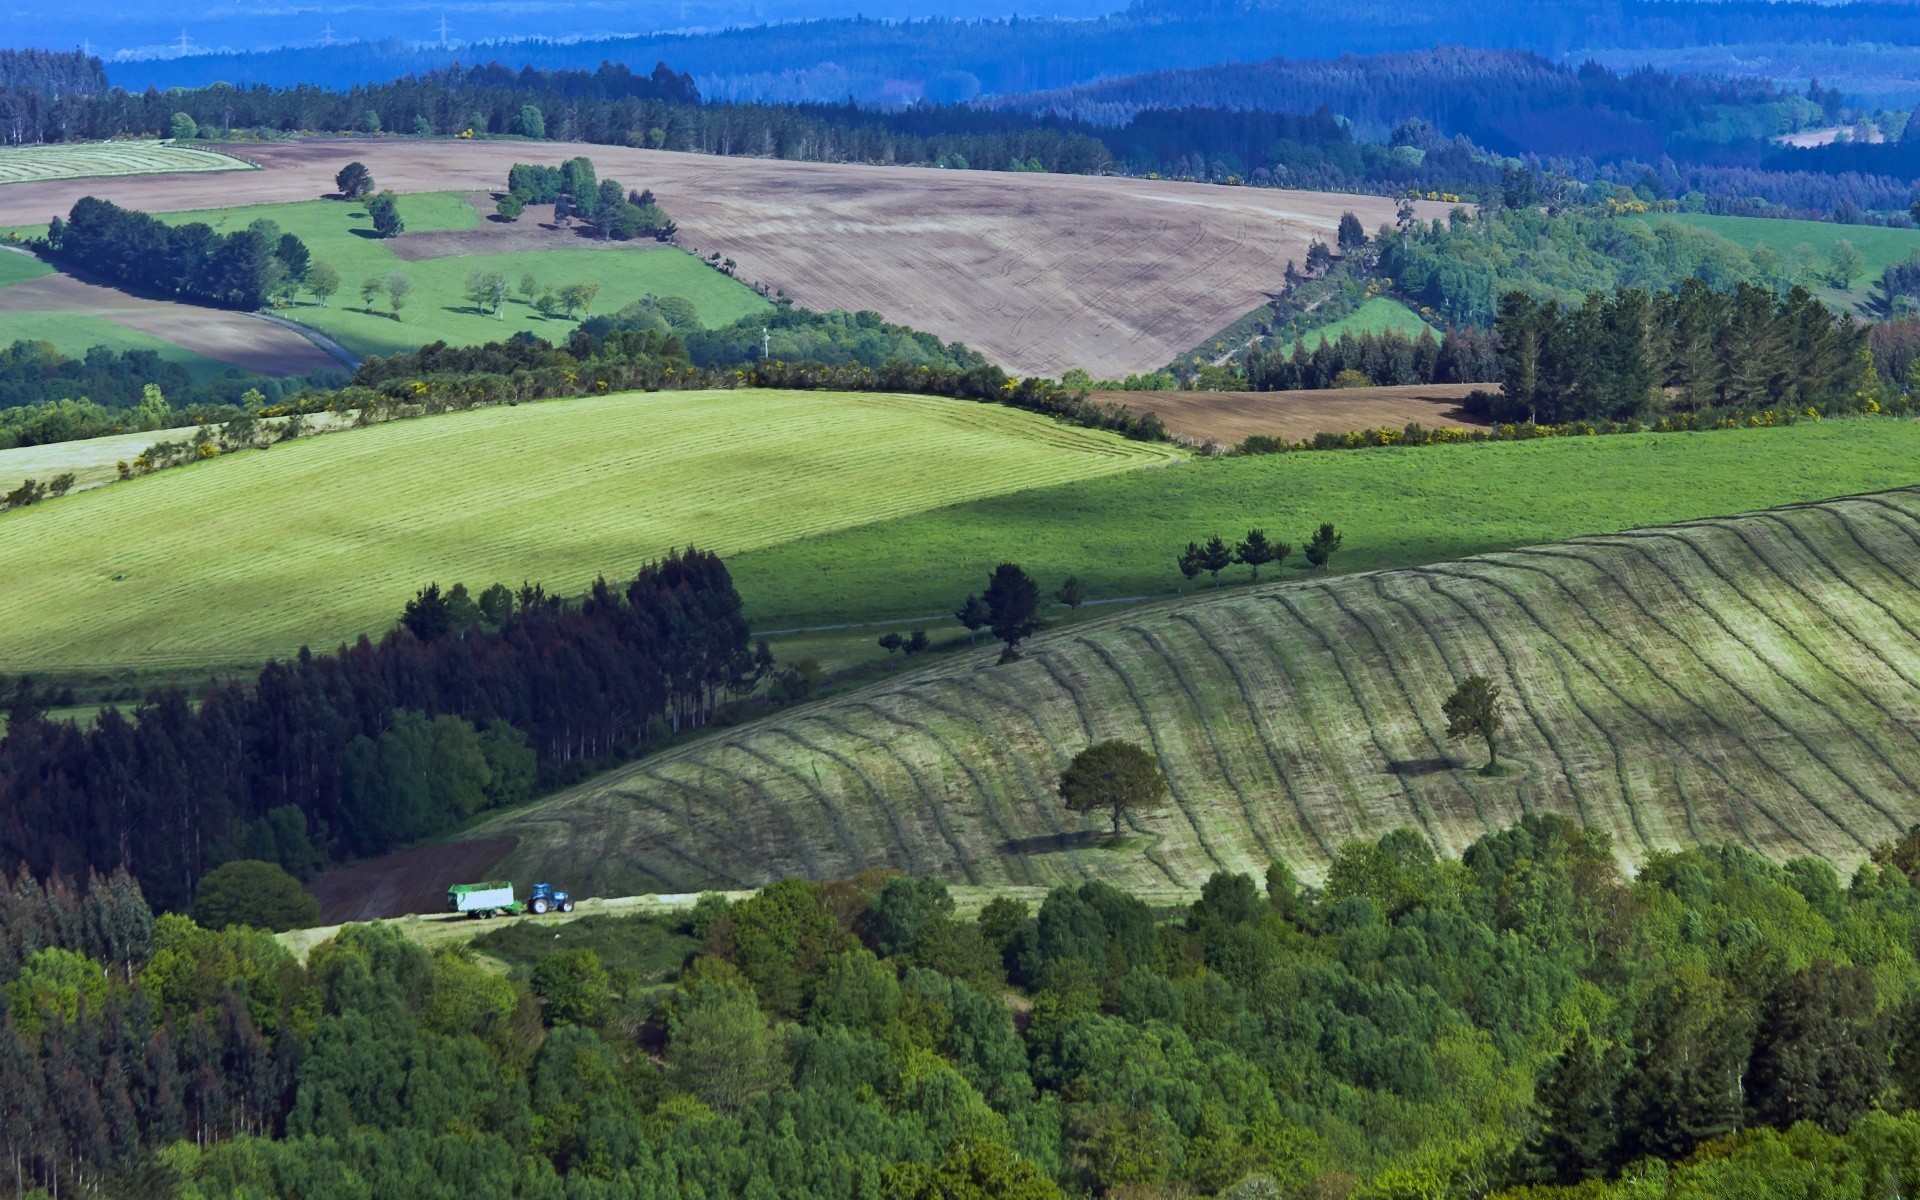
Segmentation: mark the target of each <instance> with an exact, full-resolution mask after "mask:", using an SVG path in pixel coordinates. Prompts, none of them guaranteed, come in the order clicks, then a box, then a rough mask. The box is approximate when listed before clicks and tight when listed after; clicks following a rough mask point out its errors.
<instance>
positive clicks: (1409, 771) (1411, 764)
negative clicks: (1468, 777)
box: [1387, 758, 1460, 778]
mask: <svg viewBox="0 0 1920 1200" xmlns="http://www.w3.org/2000/svg"><path fill="white" fill-rule="evenodd" d="M1459 766H1460V764H1459V763H1457V762H1454V761H1453V760H1452V759H1450V758H1407V759H1396V760H1393V761H1390V762H1388V763H1387V774H1389V775H1399V776H1401V777H1403V778H1405V777H1413V776H1420V775H1438V774H1440V773H1441V772H1443V771H1452V770H1456V769H1458V767H1459Z"/></svg>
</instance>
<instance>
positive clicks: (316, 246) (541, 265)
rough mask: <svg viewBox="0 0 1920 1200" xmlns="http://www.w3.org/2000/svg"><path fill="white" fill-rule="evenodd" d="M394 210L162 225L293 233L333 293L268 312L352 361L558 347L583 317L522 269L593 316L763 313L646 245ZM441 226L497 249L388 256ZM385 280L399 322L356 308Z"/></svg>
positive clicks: (729, 283)
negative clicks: (565, 311) (630, 307)
mask: <svg viewBox="0 0 1920 1200" xmlns="http://www.w3.org/2000/svg"><path fill="white" fill-rule="evenodd" d="M400 213H401V218H402V219H403V220H404V221H405V222H406V233H405V234H403V235H402V237H401V238H400V239H394V240H391V241H383V240H381V239H379V238H376V237H374V236H373V235H372V229H373V224H372V221H371V220H370V219H369V218H368V217H367V210H366V206H365V205H362V204H356V203H348V202H346V201H340V200H308V201H303V202H301V203H297V204H265V205H247V206H240V207H234V208H211V209H204V210H196V211H187V212H179V213H168V214H165V219H166V220H167V221H168V222H169V223H170V224H185V223H187V222H190V221H202V222H205V223H206V224H208V225H211V226H213V228H215V229H216V230H218V231H220V232H221V233H231V232H234V231H235V230H239V229H244V228H246V227H247V226H248V225H250V224H252V223H253V222H254V221H256V220H260V219H263V218H264V219H266V220H269V221H272V222H274V223H275V224H277V225H279V226H280V228H281V229H282V230H283V231H285V232H287V233H292V234H296V235H298V236H299V237H300V239H301V240H302V241H304V242H305V243H306V244H307V248H308V249H309V250H310V251H312V253H313V258H314V261H316V262H324V263H326V264H328V265H329V266H331V267H332V268H333V269H334V270H335V271H337V272H339V275H340V290H339V292H337V293H336V294H335V295H334V296H333V297H332V299H331V300H330V301H329V302H328V303H327V305H326V306H325V307H322V306H321V305H319V304H317V303H315V302H314V301H313V299H312V298H311V297H310V296H307V295H306V294H305V293H302V294H301V297H300V301H299V303H297V304H295V305H294V306H292V307H290V308H285V309H280V310H278V315H279V316H282V317H285V318H287V319H289V320H293V321H297V322H299V323H301V324H303V325H307V326H310V327H312V328H314V329H317V330H319V331H320V332H322V333H324V334H326V335H327V336H328V337H331V338H333V339H334V340H335V341H337V342H339V343H340V344H341V345H343V346H345V347H346V348H347V349H349V350H351V351H352V352H354V353H355V354H359V355H368V354H393V353H395V352H398V351H404V350H414V349H418V348H419V347H421V346H424V345H426V344H427V343H428V342H431V341H436V340H442V339H444V340H446V341H448V342H452V343H454V344H456V345H460V344H476V343H481V342H490V341H499V340H501V339H504V338H508V337H511V336H512V335H514V334H515V333H519V332H521V331H527V332H532V333H535V334H538V335H540V336H541V337H545V338H547V339H548V340H550V341H556V342H559V341H565V340H566V338H567V335H568V334H570V333H572V331H573V327H574V325H575V324H576V323H577V322H578V320H579V319H580V318H581V317H582V316H584V315H586V314H584V313H576V314H575V316H574V318H573V319H572V320H568V319H567V318H566V317H565V316H564V315H556V316H554V317H553V318H551V319H549V318H546V317H543V316H541V315H540V313H539V312H538V310H536V309H535V308H534V306H533V304H532V302H531V300H530V299H529V298H527V297H524V296H522V295H520V293H519V291H518V288H519V283H520V279H521V277H522V276H523V275H526V274H532V275H533V276H534V278H535V279H536V280H538V281H539V283H540V284H541V285H542V286H543V287H546V288H558V287H560V286H561V285H563V284H569V283H594V284H599V285H600V289H601V290H600V293H599V295H598V296H597V297H596V298H595V300H594V302H593V306H592V309H591V311H593V312H612V311H614V310H616V309H618V308H620V307H621V306H622V305H625V304H628V303H630V302H632V301H634V300H638V299H640V298H641V297H642V296H647V295H656V296H683V297H685V298H686V299H687V300H689V301H691V302H692V303H693V306H694V308H695V309H696V310H698V312H699V314H700V317H701V320H702V321H704V322H705V323H706V324H707V325H709V326H717V325H725V324H728V323H729V322H732V321H734V320H735V319H737V318H739V317H742V316H745V315H746V314H747V313H749V312H757V311H759V310H761V309H764V308H766V307H767V303H766V301H764V300H762V299H761V298H760V297H759V296H757V295H755V294H754V293H753V291H752V290H751V289H750V288H748V287H747V286H746V285H745V284H742V283H740V282H739V281H738V280H735V279H731V278H728V277H727V276H725V275H722V274H720V273H719V272H718V271H715V270H714V269H713V268H711V267H708V266H704V265H702V264H701V263H700V262H699V261H698V260H697V259H695V258H693V256H691V255H689V254H687V253H685V252H684V251H681V250H677V249H675V248H673V247H671V246H662V245H660V244H659V243H657V242H653V241H645V242H625V243H622V242H615V243H611V244H605V245H603V244H600V243H596V242H594V241H592V240H591V239H588V238H584V237H582V238H568V239H565V241H564V242H563V243H562V244H559V245H556V246H555V247H553V248H543V249H537V250H518V251H516V250H512V249H510V248H509V247H511V246H512V245H513V242H512V241H511V240H510V239H511V234H512V228H511V227H509V226H504V225H502V224H501V223H499V222H483V220H482V218H481V215H480V213H479V211H478V209H476V208H475V206H474V202H473V201H472V199H470V198H469V197H468V196H465V195H461V194H456V193H451V192H435V193H425V194H420V195H410V196H403V197H401V199H400ZM450 231H474V232H476V233H481V232H482V231H486V232H495V233H497V234H498V235H499V236H498V238H497V240H498V241H499V244H500V246H501V248H502V251H503V252H500V253H448V254H434V255H431V256H428V257H415V258H407V257H402V256H401V254H399V253H396V246H401V245H405V244H406V242H405V239H406V238H408V237H410V236H414V235H421V234H433V233H444V232H450ZM20 232H21V233H22V234H25V235H32V234H39V233H42V232H44V227H43V226H29V227H25V228H23V229H22V230H21V231H20ZM490 240H493V239H488V238H486V237H485V236H484V234H482V236H480V237H478V238H474V239H470V240H468V241H467V242H466V243H465V246H467V247H473V248H479V249H485V248H486V247H487V245H488V242H489V241H490ZM568 243H571V244H568ZM9 257H10V256H9ZM476 270H490V271H498V272H500V273H501V274H502V275H504V276H505V277H506V279H507V283H508V286H509V287H511V288H514V289H515V291H514V294H513V296H512V298H511V299H510V300H509V301H508V303H507V305H506V307H505V309H504V310H503V312H502V313H501V314H499V315H498V316H495V315H490V314H486V313H482V312H480V311H479V310H477V309H476V308H475V307H474V305H473V304H472V302H471V301H469V300H467V299H466V298H465V296H464V294H463V293H464V292H465V288H466V279H467V276H468V275H469V274H470V273H472V272H473V271H476ZM394 273H398V274H401V275H405V276H406V277H407V278H408V279H409V280H411V281H412V283H413V291H412V294H411V295H410V296H408V298H407V301H406V306H405V307H404V308H403V309H402V310H401V313H400V319H399V320H395V319H394V316H393V313H392V310H391V309H390V308H389V306H388V303H387V298H386V296H385V295H384V294H382V295H381V296H379V297H378V298H377V299H376V300H375V301H374V303H373V305H372V311H368V310H367V305H366V303H365V301H364V300H363V299H362V297H361V295H360V285H361V282H362V281H363V280H366V279H375V280H384V279H385V278H386V277H387V276H388V275H390V274H394ZM95 303H97V302H94V301H86V302H79V303H75V304H65V303H62V301H61V300H59V299H53V300H50V301H49V302H48V304H47V306H46V308H45V310H44V311H43V312H27V313H20V314H10V313H0V341H4V340H11V338H12V337H13V336H14V335H13V333H12V330H13V329H14V328H17V327H23V326H24V325H26V324H27V323H28V322H31V321H33V320H35V319H36V318H40V317H42V316H43V315H46V314H48V313H58V314H59V319H64V317H65V316H66V315H67V314H68V313H69V312H72V311H78V312H82V313H84V312H87V311H89V310H90V309H91V308H92V307H93V306H94V304H95ZM148 303H152V302H148ZM174 307H179V308H186V307H187V306H184V305H176V306H174ZM189 311H190V312H198V311H204V310H199V309H189Z"/></svg>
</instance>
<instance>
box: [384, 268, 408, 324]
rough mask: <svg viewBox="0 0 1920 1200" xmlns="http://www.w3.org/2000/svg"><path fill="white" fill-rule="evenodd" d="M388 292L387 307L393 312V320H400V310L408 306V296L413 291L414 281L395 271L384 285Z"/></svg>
mask: <svg viewBox="0 0 1920 1200" xmlns="http://www.w3.org/2000/svg"><path fill="white" fill-rule="evenodd" d="M383 286H384V287H385V288H386V290H387V307H388V308H391V309H392V310H393V319H394V320H396V321H398V320H399V319H400V310H401V309H403V308H405V307H406V306H407V295H408V293H410V292H412V291H413V280H411V279H408V278H407V277H406V276H405V275H402V274H400V272H398V271H395V272H394V273H393V274H391V275H389V276H387V278H386V282H385V284H384V285H383Z"/></svg>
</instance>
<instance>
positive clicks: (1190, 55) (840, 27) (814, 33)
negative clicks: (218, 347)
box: [33, 0, 1920, 104]
mask: <svg viewBox="0 0 1920 1200" xmlns="http://www.w3.org/2000/svg"><path fill="white" fill-rule="evenodd" d="M96 4H97V0H86V2H85V3H83V4H82V5H80V6H79V8H78V10H77V11H75V12H72V13H69V14H66V15H62V16H59V17H56V18H54V19H52V20H47V19H36V20H35V21H34V22H33V27H34V28H35V30H36V32H37V34H38V35H39V36H40V37H41V38H42V39H44V43H45V44H47V45H49V46H54V47H60V48H64V47H65V46H67V45H71V44H78V43H79V42H80V41H81V40H82V39H83V38H85V39H89V40H90V41H91V44H92V46H93V47H94V48H95V50H96V51H101V52H104V53H106V54H108V55H109V56H115V57H118V58H119V59H121V61H116V62H115V64H114V68H113V70H114V81H115V82H116V83H118V84H120V85H121V86H124V87H128V88H130V89H135V90H138V89H143V88H145V87H148V86H157V87H163V88H164V87H170V86H194V85H201V84H206V83H211V82H214V81H216V80H224V81H226V82H230V83H235V84H249V83H273V84H282V85H284V84H292V83H308V84H316V85H345V84H351V83H355V82H362V81H367V80H374V79H385V78H394V77H396V76H399V75H402V74H405V73H407V72H411V71H420V70H427V69H431V68H433V67H436V66H443V65H446V64H448V63H450V62H453V61H456V60H457V61H461V62H466V63H472V62H476V61H487V60H490V59H498V60H500V61H502V62H505V63H507V64H508V65H511V66H515V67H519V66H523V65H533V66H539V67H547V68H552V67H585V68H592V67H595V66H597V65H599V63H600V62H601V61H602V60H603V59H612V60H614V61H617V62H626V63H628V64H630V65H634V66H636V67H638V68H645V67H649V66H651V65H652V64H653V63H654V62H655V61H657V60H665V61H667V62H669V63H671V64H673V66H674V68H675V69H676V70H683V71H687V72H690V73H691V74H693V75H694V77H695V78H696V79H698V80H699V82H700V84H701V90H702V93H703V94H704V95H706V96H708V97H709V98H710V99H733V100H768V101H811V102H834V103H838V102H843V101H845V100H847V99H848V98H850V97H851V98H852V99H854V100H856V101H858V102H861V103H866V104H903V103H910V102H912V101H915V100H918V99H921V98H923V97H924V98H927V99H931V100H934V101H937V102H942V103H952V102H955V101H964V100H968V99H971V98H972V97H973V96H974V95H977V94H986V95H1001V96H1004V95H1011V94H1015V93H1021V92H1030V91H1039V90H1045V89H1052V88H1063V87H1071V86H1074V85H1076V84H1082V83H1087V82H1090V81H1093V80H1099V79H1109V78H1114V77H1118V76H1125V75H1132V74H1138V73H1142V72H1148V71H1159V70H1166V69H1169V68H1180V67H1199V66H1208V65H1214V64H1219V63H1226V62H1246V61H1259V60H1262V59H1266V58H1270V57H1273V56H1275V55H1286V56H1288V57H1290V58H1296V59H1298V58H1321V57H1333V56H1337V55H1340V54H1346V53H1355V54H1370V53H1381V52H1388V51H1403V50H1418V49H1425V48H1430V47H1433V46H1435V45H1441V44H1451V45H1466V46H1473V47H1480V48H1500V49H1507V48H1511V49H1528V50H1533V51H1536V52H1538V53H1541V54H1544V55H1547V56H1549V57H1551V58H1554V59H1556V60H1562V61H1566V62H1569V63H1575V64H1577V63H1578V62H1579V61H1581V60H1582V59H1584V58H1585V57H1587V56H1589V55H1592V54H1595V53H1601V54H1604V56H1605V57H1607V59H1608V62H1609V64H1610V65H1613V66H1616V67H1622V66H1629V67H1630V66H1634V65H1638V64H1639V63H1640V62H1642V61H1645V60H1646V59H1648V58H1653V57H1662V56H1665V57H1671V56H1673V55H1676V54H1686V53H1693V54H1706V55H1708V59H1707V61H1708V62H1709V63H1710V64H1711V69H1712V70H1714V71H1716V72H1719V73H1726V74H1737V75H1747V74H1758V75H1765V76H1768V77H1776V78H1783V79H1791V80H1795V81H1797V82H1804V80H1805V79H1806V78H1807V76H1808V73H1809V72H1811V73H1813V74H1817V75H1819V76H1820V77H1821V78H1822V79H1823V80H1824V81H1825V82H1827V83H1828V84H1833V83H1835V82H1836V81H1837V82H1839V83H1840V85H1841V86H1842V87H1846V88H1851V86H1852V85H1851V83H1850V75H1851V73H1852V71H1853V67H1852V65H1851V64H1852V63H1853V62H1854V61H1855V58H1856V56H1855V54H1854V51H1855V49H1859V50H1861V51H1862V52H1863V53H1864V52H1867V51H1873V52H1875V53H1873V54H1870V55H1868V57H1866V58H1864V59H1861V60H1860V63H1861V65H1860V68H1859V69H1860V70H1861V72H1862V77H1861V80H1860V84H1861V87H1860V90H1862V91H1863V92H1869V93H1871V94H1873V95H1875V96H1885V95H1887V94H1888V93H1889V91H1890V90H1894V91H1897V90H1898V88H1899V84H1898V82H1897V80H1896V81H1894V82H1889V79H1888V76H1889V74H1890V71H1889V67H1888V66H1887V65H1886V63H1887V60H1886V54H1887V52H1888V47H1896V48H1897V47H1899V46H1912V45H1916V44H1920V10H1916V9H1914V8H1912V7H1910V6H1905V5H1890V4H1873V3H1854V4H1839V5H1830V6H1829V5H1811V4H1773V3H1765V2H1742V3H1697V2H1695V3H1676V4H1656V3H1649V2H1646V0H1565V2H1562V3H1555V4H1528V3H1521V2H1520V0H1495V2H1494V3H1490V4H1486V5H1480V6H1477V7H1476V11H1475V19H1474V20H1473V21H1470V22H1463V21H1460V20H1459V19H1458V10H1457V6H1453V5H1445V4H1439V3H1436V2H1435V0H1419V2H1418V3H1412V4H1386V3H1376V2H1372V0H1369V2H1367V3H1363V4H1347V5H1340V6H1338V7H1337V8H1330V7H1328V6H1325V5H1320V4H1316V3H1310V2H1308V0H1235V2H1233V3H1203V4H1182V3H1171V2H1169V0H1135V2H1134V3H1133V4H1131V5H1129V6H1126V7H1125V8H1124V9H1121V6H1120V5H1119V4H1118V3H1116V2H1115V0H1054V2H1053V3H1050V4H1046V5H1041V6H1038V8H1037V11H1035V10H1034V9H1030V8H1029V7H1028V6H1025V5H1018V6H1015V5H1010V4H1006V3H1004V2H1003V0H894V2H893V3H885V4H878V5H862V6H861V7H860V12H859V15H857V16H856V15H850V14H848V13H847V12H846V10H845V9H844V8H840V9H838V10H835V9H832V8H831V7H828V6H822V5H820V4H819V3H818V2H817V0H787V2H786V3H757V2H749V0H704V3H702V2H700V0H686V3H685V4H680V3H678V2H677V0H667V2H665V3H659V4H606V5H604V6H601V5H595V4H591V3H589V4H583V5H565V6H560V7H559V8H556V7H555V6H552V5H549V4H535V5H511V6H509V5H505V4H496V3H493V2H491V0H471V2H470V3H469V4H468V5H467V6H466V7H464V8H461V7H455V8H447V9H443V8H442V7H431V8H430V7H427V6H424V5H422V6H420V7H417V8H414V7H408V6H404V5H403V6H400V7H398V8H395V9H392V10H386V9H382V10H380V12H379V13H377V14H374V13H369V12H368V11H367V10H364V9H362V8H360V7H358V6H351V5H349V6H342V7H341V8H339V9H333V8H331V7H329V6H327V5H326V4H324V3H323V4H319V5H316V6H315V7H314V8H312V9H308V10H302V11H301V12H300V13H299V14H298V15H297V16H280V15H275V16H273V17H266V16H260V15H255V14H252V13H249V12H237V13H231V14H227V15H226V16H223V17H222V18H221V19H220V20H219V21H218V22H205V21H204V18H201V17H198V16H196V15H194V14H191V13H184V12H177V11H176V10H174V9H172V8H170V7H168V6H164V5H163V6H161V7H160V8H159V9H158V10H157V11H155V10H148V9H145V8H143V9H142V15H141V16H140V17H138V18H137V19H135V20H133V21H131V22H128V21H122V20H120V19H119V18H118V16H117V15H116V16H114V17H112V18H109V17H107V16H105V15H104V14H103V10H102V9H101V8H99V7H96ZM561 8H564V10H565V15H564V16H561V15H560V10H561ZM1015 12H1017V13H1018V19H1010V20H1009V19H999V18H1008V17H1012V16H1013V14H1014V13H1015ZM159 14H166V15H165V16H164V19H163V18H162V17H161V16H160V15H159ZM442 15H445V16H446V17H447V23H448V30H449V34H448V36H447V38H443V37H442V35H441V33H440V25H439V22H440V18H441V16H442ZM335 17H341V18H343V19H340V20H336V19H335ZM935 18H937V19H935ZM983 18H985V19H983ZM196 21H199V22H202V24H200V25H196ZM183 24H184V26H185V28H186V31H187V33H188V36H189V38H190V39H191V40H190V43H189V48H190V49H191V50H194V51H198V52H195V53H190V54H188V55H186V56H184V57H177V56H176V55H177V49H178V47H177V43H178V40H179V37H180V33H181V28H182V25H183ZM329 27H330V28H331V31H332V32H331V36H332V37H333V38H334V39H336V40H339V41H343V42H344V41H348V40H352V41H354V42H355V43H356V44H353V45H335V46H326V45H321V44H320V43H321V41H322V34H323V30H324V29H327V28H329ZM676 30H677V31H682V32H672V31H676ZM135 31H142V32H135ZM687 31H691V32H687ZM449 39H450V40H449ZM1760 45H1765V46H1770V47H1772V50H1771V51H1770V52H1769V53H1767V54H1764V55H1759V56H1755V55H1751V54H1750V55H1747V56H1745V57H1742V56H1741V55H1740V54H1739V53H1737V52H1736V51H1735V49H1733V48H1737V47H1740V46H1760ZM283 47H295V48H294V49H285V48H283ZM216 48H224V49H227V50H231V51H234V53H230V54H226V53H223V54H208V53H202V52H203V51H207V50H211V49H216ZM1893 73H1896V74H1897V67H1896V68H1895V70H1894V72H1893Z"/></svg>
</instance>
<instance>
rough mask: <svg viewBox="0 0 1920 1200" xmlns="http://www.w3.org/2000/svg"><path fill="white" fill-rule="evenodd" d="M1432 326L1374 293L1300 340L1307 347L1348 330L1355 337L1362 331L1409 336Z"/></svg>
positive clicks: (1393, 302)
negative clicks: (1363, 301) (1373, 295)
mask: <svg viewBox="0 0 1920 1200" xmlns="http://www.w3.org/2000/svg"><path fill="white" fill-rule="evenodd" d="M1432 328H1433V327H1432V326H1431V325H1428V324H1427V323H1426V322H1425V321H1423V320H1421V319H1420V314H1418V313H1416V312H1414V311H1413V310H1412V309H1410V308H1408V307H1407V306H1406V305H1404V304H1402V303H1400V302H1399V301H1398V300H1389V299H1387V298H1386V297H1385V296H1375V297H1374V298H1373V299H1371V300H1369V301H1367V302H1366V303H1365V304H1362V305H1361V306H1360V307H1359V308H1357V309H1355V310H1354V311H1353V312H1351V313H1348V314H1347V315H1346V316H1344V317H1342V318H1340V319H1339V320H1338V321H1335V322H1334V323H1333V324H1331V325H1323V326H1321V327H1320V328H1318V329H1314V330H1310V331H1309V332H1307V333H1306V334H1304V335H1303V340H1305V342H1306V343H1307V345H1308V346H1317V345H1319V344H1320V343H1321V342H1323V341H1328V342H1337V341H1339V340H1340V338H1341V336H1342V335H1344V334H1349V333H1351V334H1353V335H1354V336H1355V337H1358V336H1360V335H1361V334H1363V333H1389V332H1391V333H1403V334H1405V335H1406V336H1408V337H1410V338H1411V337H1419V336H1420V331H1421V330H1422V329H1426V330H1431V329H1432ZM1434 336H1436V337H1438V336H1439V335H1438V334H1435V335H1434Z"/></svg>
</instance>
